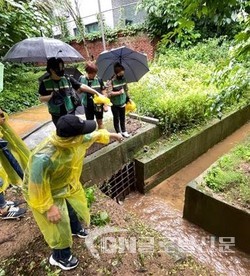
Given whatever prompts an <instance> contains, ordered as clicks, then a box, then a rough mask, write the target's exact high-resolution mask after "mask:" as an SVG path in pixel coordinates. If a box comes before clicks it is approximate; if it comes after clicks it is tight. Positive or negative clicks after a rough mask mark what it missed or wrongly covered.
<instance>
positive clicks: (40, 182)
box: [23, 114, 122, 270]
mask: <svg viewBox="0 0 250 276" xmlns="http://www.w3.org/2000/svg"><path fill="white" fill-rule="evenodd" d="M82 116H83V115H72V114H68V115H64V116H62V117H60V118H59V120H58V122H57V125H56V133H53V134H52V135H51V136H50V137H48V138H47V139H46V140H45V141H44V142H42V143H41V144H40V145H38V146H37V147H36V148H35V149H34V150H33V152H32V154H31V156H30V159H29V162H28V167H27V170H26V172H25V179H24V184H23V194H24V198H25V199H26V201H27V203H28V204H29V206H30V208H31V210H32V213H33V215H34V218H35V220H36V222H37V224H38V226H39V228H40V230H41V232H42V234H43V236H44V238H45V240H46V242H47V244H48V245H49V247H50V248H51V249H52V254H51V256H50V258H49V263H50V264H51V265H55V266H59V267H60V268H61V269H63V270H71V269H73V268H75V267H76V266H77V265H78V259H77V258H76V257H74V256H73V255H72V254H71V246H72V235H77V236H78V234H79V233H80V234H81V233H82V232H84V229H83V227H82V226H81V223H80V221H79V219H78V218H81V219H83V220H84V221H85V224H86V225H87V226H88V225H89V223H90V214H89V210H88V207H87V200H86V197H85V193H84V189H83V187H82V184H81V183H80V175H81V172H82V166H83V159H84V156H85V153H86V150H87V149H88V148H89V147H90V146H91V145H92V144H93V143H94V142H97V143H103V144H107V143H109V139H110V138H114V139H116V140H118V141H119V142H120V141H122V136H121V135H119V134H116V133H109V132H108V131H107V130H105V129H100V130H98V131H95V129H96V128H97V124H96V122H95V121H94V120H83V117H82ZM72 210H73V211H74V212H72ZM72 215H73V216H72Z"/></svg>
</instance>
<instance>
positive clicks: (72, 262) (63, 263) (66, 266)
mask: <svg viewBox="0 0 250 276" xmlns="http://www.w3.org/2000/svg"><path fill="white" fill-rule="evenodd" d="M49 263H50V264H51V265H56V266H59V267H60V268H61V269H62V270H71V269H73V268H75V267H77V266H78V264H79V261H78V260H77V258H76V257H74V256H73V255H71V256H70V257H69V258H68V259H62V260H55V259H54V258H53V254H52V255H51V256H50V258H49Z"/></svg>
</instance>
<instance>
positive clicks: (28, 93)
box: [0, 64, 44, 113]
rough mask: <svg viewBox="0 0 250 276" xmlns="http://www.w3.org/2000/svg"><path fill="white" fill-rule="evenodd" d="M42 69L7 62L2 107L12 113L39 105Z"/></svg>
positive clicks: (0, 97) (0, 100) (1, 98)
mask: <svg viewBox="0 0 250 276" xmlns="http://www.w3.org/2000/svg"><path fill="white" fill-rule="evenodd" d="M42 70H43V69H42V68H36V67H33V66H25V65H11V64H6V65H5V69H4V89H3V91H2V92H1V93H0V107H1V108H2V109H4V110H5V111H6V112H8V113H12V112H17V111H20V110H24V109H26V108H28V107H32V106H34V105H38V104H39V103H40V102H39V99H38V93H37V91H38V84H39V83H38V78H39V77H40V76H41V75H43V73H44V71H42Z"/></svg>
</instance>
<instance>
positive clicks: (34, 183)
mask: <svg viewBox="0 0 250 276" xmlns="http://www.w3.org/2000/svg"><path fill="white" fill-rule="evenodd" d="M29 162H30V163H29V165H28V168H29V169H28V170H27V171H26V173H25V181H24V182H25V183H26V182H27V183H28V191H27V202H28V204H29V205H30V206H31V207H32V208H34V209H36V210H37V211H38V212H39V213H42V214H43V213H45V212H48V211H49V210H50V209H51V207H52V206H53V205H54V200H53V197H52V193H51V186H50V185H51V180H50V167H51V160H50V158H49V157H48V156H47V155H46V154H41V153H39V152H38V153H37V154H34V155H33V156H32V157H31V159H30V160H29Z"/></svg>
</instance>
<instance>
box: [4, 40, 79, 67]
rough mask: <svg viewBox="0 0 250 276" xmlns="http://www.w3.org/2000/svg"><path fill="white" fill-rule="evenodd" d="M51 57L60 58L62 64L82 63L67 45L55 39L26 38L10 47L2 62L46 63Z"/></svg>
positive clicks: (75, 51)
mask: <svg viewBox="0 0 250 276" xmlns="http://www.w3.org/2000/svg"><path fill="white" fill-rule="evenodd" d="M51 57H58V58H59V57H60V58H62V60H63V61H64V62H79V61H83V60H84V58H83V56H82V55H81V54H80V53H79V52H78V51H77V50H76V49H74V48H73V47H72V46H70V45H69V44H67V43H65V42H63V41H61V40H59V39H55V38H47V37H33V38H26V39H24V40H22V41H20V42H18V43H16V44H15V45H14V46H12V47H11V48H10V49H9V51H8V52H7V53H6V55H5V56H4V57H3V61H9V62H19V63H25V62H38V63H46V62H47V60H48V59H49V58H51Z"/></svg>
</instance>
